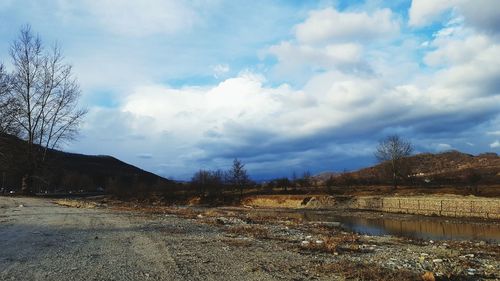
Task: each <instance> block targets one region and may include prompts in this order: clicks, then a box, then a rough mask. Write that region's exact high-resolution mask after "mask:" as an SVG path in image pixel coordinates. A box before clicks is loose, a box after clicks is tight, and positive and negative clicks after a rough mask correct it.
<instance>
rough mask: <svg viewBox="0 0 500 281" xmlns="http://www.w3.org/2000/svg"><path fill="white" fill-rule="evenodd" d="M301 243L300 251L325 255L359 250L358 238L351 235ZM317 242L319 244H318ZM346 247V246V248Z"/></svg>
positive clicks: (325, 237)
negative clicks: (318, 252) (317, 252)
mask: <svg viewBox="0 0 500 281" xmlns="http://www.w3.org/2000/svg"><path fill="white" fill-rule="evenodd" d="M307 242H308V243H302V244H301V245H300V247H301V248H302V249H306V250H311V251H320V252H325V253H339V252H346V251H349V252H357V251H359V250H360V248H359V245H358V244H357V243H358V237H357V236H356V235H355V234H352V235H337V236H321V237H320V238H319V239H315V240H313V241H307ZM318 242H319V243H318ZM346 245H347V246H346Z"/></svg>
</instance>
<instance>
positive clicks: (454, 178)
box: [315, 151, 500, 184]
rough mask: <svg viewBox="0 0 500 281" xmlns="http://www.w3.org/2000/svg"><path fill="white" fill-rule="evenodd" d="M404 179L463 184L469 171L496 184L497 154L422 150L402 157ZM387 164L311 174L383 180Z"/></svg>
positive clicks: (499, 177)
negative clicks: (348, 170) (405, 167)
mask: <svg viewBox="0 0 500 281" xmlns="http://www.w3.org/2000/svg"><path fill="white" fill-rule="evenodd" d="M406 163H407V164H406V165H407V167H408V175H409V176H408V181H411V182H412V183H427V184H432V183H436V184H444V183H455V184H456V183H463V184H466V183H467V181H468V177H469V176H470V174H472V173H473V174H477V175H479V178H480V182H481V183H483V184H500V157H499V156H498V155H497V154H496V153H484V154H480V155H477V156H474V155H471V154H466V153H462V152H459V151H447V152H443V153H437V154H432V153H422V154H417V155H414V156H410V157H407V158H406ZM386 175H387V168H386V165H384V164H377V165H375V166H373V167H368V168H364V169H360V170H358V171H354V172H349V173H340V174H336V173H321V174H320V175H317V176H315V177H316V178H317V180H319V181H325V180H326V179H327V178H328V177H329V176H333V178H337V179H338V178H340V177H344V178H349V179H351V180H352V181H353V182H356V183H366V184H378V183H385V182H386V178H387V177H386Z"/></svg>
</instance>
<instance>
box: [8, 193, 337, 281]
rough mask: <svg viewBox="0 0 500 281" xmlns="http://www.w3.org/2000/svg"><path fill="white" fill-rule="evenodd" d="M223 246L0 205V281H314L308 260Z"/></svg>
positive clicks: (214, 239) (51, 210) (47, 204)
mask: <svg viewBox="0 0 500 281" xmlns="http://www.w3.org/2000/svg"><path fill="white" fill-rule="evenodd" d="M227 239H228V237H227V236H225V234H224V233H223V232H222V231H220V230H218V229H217V227H213V226H210V225H206V224H201V223H197V222H196V221H195V220H189V219H182V218H178V217H174V216H169V215H145V214H139V213H130V212H124V211H113V210H109V209H78V208H67V207H62V206H59V205H56V204H54V203H53V202H52V200H50V199H33V198H11V197H0V280H278V279H281V280H283V279H286V280H290V279H311V278H313V277H314V276H311V275H310V274H309V273H308V272H307V268H308V267H309V266H311V263H314V262H315V261H314V259H312V260H311V257H308V258H307V261H305V259H304V257H303V256H302V255H300V254H299V253H296V252H293V251H289V250H287V249H283V248H280V246H279V245H278V244H276V243H271V242H266V241H254V242H252V243H247V244H246V245H245V247H243V248H242V247H239V246H238V245H236V244H237V243H232V244H234V245H232V244H231V243H228V240H227ZM233 242H234V241H233ZM281 267H283V268H281ZM272 269H274V270H272ZM319 279H329V280H331V279H334V277H333V276H323V277H322V278H319Z"/></svg>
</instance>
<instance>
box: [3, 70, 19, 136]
mask: <svg viewBox="0 0 500 281" xmlns="http://www.w3.org/2000/svg"><path fill="white" fill-rule="evenodd" d="M11 87H12V83H11V79H10V75H8V74H7V71H6V70H5V67H4V66H3V64H2V63H0V133H2V134H13V135H15V134H16V132H17V130H16V128H15V127H14V107H13V100H12V98H11V97H10V95H9V93H10V90H11Z"/></svg>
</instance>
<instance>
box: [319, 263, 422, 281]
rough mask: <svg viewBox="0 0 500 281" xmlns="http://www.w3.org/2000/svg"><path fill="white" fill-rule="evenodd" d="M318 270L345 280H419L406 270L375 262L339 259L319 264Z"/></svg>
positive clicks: (418, 277) (417, 276)
mask: <svg viewBox="0 0 500 281" xmlns="http://www.w3.org/2000/svg"><path fill="white" fill-rule="evenodd" d="M318 271H319V272H321V273H323V274H332V273H333V274H337V275H341V276H342V277H344V278H345V279H347V280H367V281H368V280H370V281H402V280H421V277H420V276H419V275H417V274H415V273H412V272H410V271H407V270H397V271H395V270H391V269H388V268H384V267H381V266H377V265H375V264H367V263H361V262H352V261H349V260H341V261H339V262H336V263H329V264H325V265H321V266H320V267H319V268H318Z"/></svg>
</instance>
